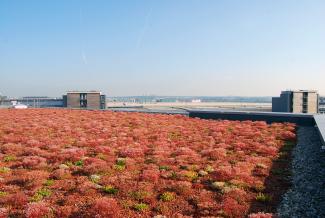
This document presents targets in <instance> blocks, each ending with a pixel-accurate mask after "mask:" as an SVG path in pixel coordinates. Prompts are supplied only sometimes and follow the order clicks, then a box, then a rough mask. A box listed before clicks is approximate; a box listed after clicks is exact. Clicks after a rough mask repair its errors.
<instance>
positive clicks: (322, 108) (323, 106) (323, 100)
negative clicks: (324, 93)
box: [318, 97, 325, 114]
mask: <svg viewBox="0 0 325 218" xmlns="http://www.w3.org/2000/svg"><path fill="white" fill-rule="evenodd" d="M318 112H319V113H321V114H325V97H319V108H318Z"/></svg>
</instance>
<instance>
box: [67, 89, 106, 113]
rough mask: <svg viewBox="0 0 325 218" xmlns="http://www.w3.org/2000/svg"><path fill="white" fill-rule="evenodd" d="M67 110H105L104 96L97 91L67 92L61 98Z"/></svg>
mask: <svg viewBox="0 0 325 218" xmlns="http://www.w3.org/2000/svg"><path fill="white" fill-rule="evenodd" d="M63 104H64V106H65V107H68V108H85V109H105V108H106V96H105V95H103V94H102V93H101V92H99V91H69V92H67V94H66V95H64V96H63Z"/></svg>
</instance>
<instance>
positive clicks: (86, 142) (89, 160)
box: [0, 109, 296, 218]
mask: <svg viewBox="0 0 325 218" xmlns="http://www.w3.org/2000/svg"><path fill="white" fill-rule="evenodd" d="M295 139H296V135H295V125H294V124H290V123H283V124H281V123H273V124H271V125H268V124H266V123H265V122H260V121H259V122H252V121H242V122H240V121H228V120H203V119H197V118H189V117H186V116H182V115H163V114H145V113H126V112H110V111H84V110H65V109H62V110H61V109H60V110H55V109H26V110H15V109H4V110H1V112H0V216H1V217H2V216H3V217H6V216H10V217H33V218H37V217H154V216H157V217H159V216H158V215H161V216H160V217H163V216H166V217H204V216H207V217H208V216H216V217H217V216H218V217H245V216H248V215H249V214H250V215H249V216H250V217H272V214H271V213H272V212H274V205H276V204H277V202H278V201H279V193H280V194H281V191H282V192H283V188H285V186H286V185H287V183H286V181H285V179H284V178H285V176H287V174H286V173H287V170H286V168H283V166H287V165H281V163H286V162H287V160H288V159H289V158H288V157H289V156H288V152H289V151H290V148H291V147H292V146H293V145H294V142H295ZM278 163H280V165H279V164H278ZM270 178H271V179H272V181H273V182H272V181H271V182H272V184H271V185H269V184H270ZM279 181H280V182H279Z"/></svg>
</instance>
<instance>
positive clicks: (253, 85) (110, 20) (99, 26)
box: [0, 0, 325, 96]
mask: <svg viewBox="0 0 325 218" xmlns="http://www.w3.org/2000/svg"><path fill="white" fill-rule="evenodd" d="M285 89H316V90H319V92H320V93H321V94H324V95H325V1H324V0H255V1H254V0H237V1H236V0H223V1H222V0H196V1H191V0H160V1H158V0H152V1H149V0H147V1H144V0H143V1H142V0H129V1H127V0H111V1H110V0H102V1H99V0H88V1H81V0H79V1H77V0H52V1H50V0H38V1H36V0H29V1H23V0H20V1H18V0H0V93H2V94H4V95H8V96H26V95H47V96H60V95H62V94H63V93H64V92H65V91H67V90H101V91H103V92H105V94H107V95H109V96H122V95H144V94H145V95H148V94H156V95H209V96H224V95H237V96H238V95H242V96H272V95H279V94H280V91H281V90H285Z"/></svg>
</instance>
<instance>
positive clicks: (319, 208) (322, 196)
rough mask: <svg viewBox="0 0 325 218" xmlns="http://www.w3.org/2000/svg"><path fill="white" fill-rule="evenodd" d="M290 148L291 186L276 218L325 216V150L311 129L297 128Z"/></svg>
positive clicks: (313, 129) (312, 128)
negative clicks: (295, 144)
mask: <svg viewBox="0 0 325 218" xmlns="http://www.w3.org/2000/svg"><path fill="white" fill-rule="evenodd" d="M297 135H298V144H297V146H296V147H295V148H294V149H293V151H292V152H293V153H292V154H293V160H292V173H293V176H292V187H291V188H290V189H289V190H288V191H287V192H286V193H285V194H284V196H283V199H282V202H281V203H280V205H279V207H278V215H279V216H280V217H304V218H305V217H315V218H316V217H325V151H324V150H322V149H321V141H320V139H319V136H318V132H317V130H316V128H314V127H299V129H298V134H297Z"/></svg>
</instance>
